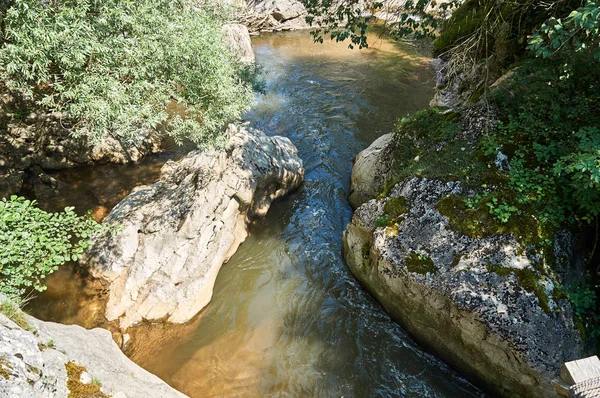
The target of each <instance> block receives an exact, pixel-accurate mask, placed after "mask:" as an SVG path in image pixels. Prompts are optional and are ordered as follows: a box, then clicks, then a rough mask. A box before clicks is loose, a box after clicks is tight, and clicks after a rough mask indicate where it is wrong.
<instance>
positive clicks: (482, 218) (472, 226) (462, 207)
mask: <svg viewBox="0 0 600 398" xmlns="http://www.w3.org/2000/svg"><path fill="white" fill-rule="evenodd" d="M466 199H467V198H466V197H464V196H460V195H448V196H445V197H443V198H441V199H440V200H439V201H438V203H437V205H436V208H437V209H438V210H439V212H440V213H441V214H442V215H443V216H445V217H446V218H448V222H449V223H450V225H451V226H452V228H453V229H455V230H456V231H458V232H460V233H461V234H463V235H467V236H470V237H472V238H476V239H482V238H487V237H489V236H491V235H495V234H507V235H512V236H513V237H514V238H515V239H516V240H517V241H518V242H519V243H521V244H522V245H523V246H526V245H529V244H536V243H538V242H539V241H540V240H541V238H540V236H539V235H540V232H539V229H538V223H537V222H536V221H535V220H534V219H533V217H531V216H529V215H526V214H525V215H522V216H520V217H515V216H512V217H510V218H509V220H508V221H507V222H505V223H503V222H500V221H499V220H498V219H497V218H496V217H494V216H493V215H491V214H490V210H489V207H488V206H487V203H489V201H490V200H492V199H493V196H490V197H488V198H486V199H485V200H481V201H480V202H479V203H478V204H477V205H476V206H473V207H469V206H468V205H467V203H466Z"/></svg>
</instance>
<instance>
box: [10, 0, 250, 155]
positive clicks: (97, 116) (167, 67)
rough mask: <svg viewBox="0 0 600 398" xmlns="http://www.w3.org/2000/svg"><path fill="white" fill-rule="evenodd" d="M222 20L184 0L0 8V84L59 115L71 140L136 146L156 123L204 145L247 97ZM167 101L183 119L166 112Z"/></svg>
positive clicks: (30, 0)
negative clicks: (109, 138) (180, 108)
mask: <svg viewBox="0 0 600 398" xmlns="http://www.w3.org/2000/svg"><path fill="white" fill-rule="evenodd" d="M221 14H222V13H221V11H220V10H219V9H214V8H210V7H208V6H201V7H199V6H196V5H194V4H192V3H191V2H188V1H187V0H60V1H56V0H50V1H44V0H10V1H8V2H6V1H4V2H2V3H1V5H0V27H1V29H2V32H1V36H0V78H1V79H3V80H4V81H5V82H6V83H7V86H8V87H9V88H11V89H13V90H17V91H19V92H20V93H22V94H23V95H25V96H26V97H29V98H32V99H34V100H36V101H38V103H39V104H41V105H43V106H45V107H47V108H48V109H50V110H52V111H54V112H64V113H66V114H67V116H68V117H70V118H71V119H72V120H74V121H75V122H76V124H75V126H74V129H73V133H74V134H76V135H87V136H89V137H90V138H92V139H94V140H97V139H100V138H101V137H102V136H104V135H105V134H111V135H113V136H115V137H116V138H118V139H119V140H120V141H121V142H123V143H125V144H134V143H135V142H136V141H137V140H138V139H139V137H140V134H139V133H140V131H142V130H146V129H156V128H157V127H158V126H161V127H164V128H165V129H166V131H168V133H169V134H171V135H172V136H174V137H175V138H176V139H180V138H182V137H188V138H190V139H192V140H193V141H195V142H196V143H198V144H200V145H208V144H211V143H214V142H215V140H216V139H217V138H218V133H216V131H217V130H219V129H220V128H221V127H222V125H223V124H224V123H226V122H228V121H231V120H232V119H235V118H238V117H239V116H240V115H241V114H242V113H243V112H244V111H245V110H246V109H247V107H248V104H249V102H250V101H251V99H252V84H251V83H250V82H247V81H244V80H243V75H244V67H243V66H242V65H241V64H240V63H239V62H238V61H237V60H236V58H235V56H234V55H233V54H232V52H231V51H230V50H229V48H228V47H227V46H226V45H225V44H224V43H223V40H222V36H221V28H222V23H223V16H222V15H221ZM171 99H175V100H177V101H178V102H180V103H181V104H183V105H185V107H186V114H185V116H184V117H182V116H180V115H169V114H168V113H167V110H166V105H167V104H168V102H169V101H170V100H171Z"/></svg>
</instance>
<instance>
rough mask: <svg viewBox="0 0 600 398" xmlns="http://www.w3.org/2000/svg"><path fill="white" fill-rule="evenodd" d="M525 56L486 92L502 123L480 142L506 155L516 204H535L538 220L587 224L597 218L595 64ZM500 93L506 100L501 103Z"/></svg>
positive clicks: (599, 77) (599, 69) (598, 71)
mask: <svg viewBox="0 0 600 398" xmlns="http://www.w3.org/2000/svg"><path fill="white" fill-rule="evenodd" d="M562 68H563V63H562V62H558V61H544V60H539V59H536V60H531V61H528V62H526V63H525V64H524V65H522V66H521V67H520V68H519V70H518V71H517V73H516V76H515V78H514V80H513V82H512V83H510V84H508V85H507V86H506V88H504V89H501V90H498V91H497V92H496V93H494V94H492V96H491V100H492V102H494V103H495V104H496V106H497V107H498V108H499V109H500V111H501V115H502V119H503V123H502V124H501V125H500V128H499V129H498V131H497V132H494V133H492V134H491V135H490V136H489V137H488V138H487V140H486V141H484V146H485V150H486V152H487V153H488V154H490V155H492V154H493V155H495V153H496V151H497V150H498V149H500V150H501V151H502V152H504V153H505V154H507V155H508V156H509V158H510V172H509V178H510V187H511V189H512V190H513V192H514V193H515V200H516V203H518V204H520V205H525V206H529V205H531V206H533V207H534V208H535V211H536V213H537V214H538V216H539V218H540V220H541V221H542V222H543V223H547V224H550V225H552V226H557V225H559V224H561V223H563V222H564V221H576V220H583V221H587V222H591V221H593V220H594V219H595V218H596V217H597V216H598V215H600V91H599V90H598V88H599V87H600V65H598V64H597V63H593V62H589V59H578V60H573V61H572V68H573V69H572V70H573V72H574V73H575V75H576V76H577V77H576V78H561V76H562V73H561V71H562ZM506 98H510V101H507V100H506Z"/></svg>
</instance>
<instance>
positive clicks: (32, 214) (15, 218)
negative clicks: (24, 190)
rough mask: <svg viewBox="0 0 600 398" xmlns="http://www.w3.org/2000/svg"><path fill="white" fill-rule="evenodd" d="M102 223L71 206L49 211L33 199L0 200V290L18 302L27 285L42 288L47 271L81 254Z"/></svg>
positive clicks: (27, 288)
mask: <svg viewBox="0 0 600 398" xmlns="http://www.w3.org/2000/svg"><path fill="white" fill-rule="evenodd" d="M101 228H102V227H101V226H100V225H99V224H98V223H96V222H95V221H94V220H93V219H92V218H91V217H89V216H78V215H77V214H76V213H75V212H74V209H73V207H66V208H65V209H64V211H62V212H59V213H48V212H45V211H43V210H41V209H39V208H38V207H37V206H36V202H35V201H29V200H26V199H25V198H22V197H17V196H12V197H11V198H10V199H7V198H2V200H0V293H2V294H4V295H6V296H8V297H9V298H11V299H14V300H15V301H16V302H18V301H19V300H18V299H19V297H20V296H21V295H23V294H24V293H25V292H26V291H27V290H29V289H35V290H37V291H44V290H45V289H46V285H45V282H44V278H45V277H46V275H48V274H50V273H52V272H54V271H56V270H57V269H58V267H59V266H60V265H62V264H64V263H65V262H68V261H77V260H79V259H80V258H81V256H82V255H83V252H84V251H85V249H86V247H87V245H88V243H89V240H90V238H91V237H92V236H93V234H94V233H95V232H98V231H99V230H100V229H101Z"/></svg>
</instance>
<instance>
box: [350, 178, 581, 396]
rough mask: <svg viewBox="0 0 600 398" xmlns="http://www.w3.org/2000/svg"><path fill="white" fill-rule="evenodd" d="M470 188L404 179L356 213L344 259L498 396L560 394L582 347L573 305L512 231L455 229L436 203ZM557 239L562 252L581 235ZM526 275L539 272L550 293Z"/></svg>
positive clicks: (430, 343) (393, 309)
mask: <svg viewBox="0 0 600 398" xmlns="http://www.w3.org/2000/svg"><path fill="white" fill-rule="evenodd" d="M468 193H469V192H467V191H465V189H464V188H463V186H462V185H461V183H460V182H457V181H454V182H442V181H437V180H428V179H419V178H414V179H410V180H408V181H404V182H401V183H399V184H397V185H396V186H395V187H394V188H393V189H392V191H391V193H390V195H389V196H388V197H387V198H385V199H382V200H377V199H372V200H370V201H368V202H366V203H364V204H363V205H362V206H360V207H359V208H358V209H357V210H356V211H355V213H354V216H353V218H352V221H351V223H350V224H349V225H348V227H347V229H346V231H345V233H344V237H343V239H344V246H343V247H344V257H345V259H346V262H347V264H348V266H349V268H350V270H351V271H352V273H353V274H354V275H355V276H356V278H357V279H358V280H360V282H361V283H362V284H364V286H365V287H366V288H367V289H368V290H369V291H370V292H371V293H372V294H373V295H374V296H375V297H376V298H377V299H378V300H379V301H380V302H381V303H382V304H383V305H384V306H385V308H386V309H387V310H388V311H389V312H390V313H391V315H392V316H393V317H394V318H395V319H397V320H398V321H399V322H400V323H401V324H402V325H403V326H404V327H405V329H406V330H407V331H408V332H409V333H411V334H412V335H413V336H414V337H415V339H416V340H417V341H419V342H420V343H421V344H423V345H424V346H425V347H427V348H428V349H430V350H432V351H433V352H434V353H435V354H436V355H438V356H439V357H440V358H442V359H444V360H445V361H446V362H448V363H449V364H450V365H451V366H453V367H455V368H457V369H458V370H460V371H461V372H462V373H463V374H464V375H465V376H467V377H468V378H470V379H471V380H472V381H474V382H476V383H477V384H479V385H480V386H482V387H484V388H487V389H488V390H489V391H491V392H493V393H494V394H496V395H499V396H506V397H509V396H510V397H513V396H527V397H549V396H553V395H554V391H553V389H552V386H551V384H550V380H552V379H553V378H556V377H557V376H558V373H559V369H560V367H561V365H562V364H563V363H564V362H565V361H570V360H573V359H577V358H580V357H581V356H582V355H583V354H584V344H583V342H582V339H581V337H580V336H579V334H578V332H577V330H576V327H575V325H574V324H573V310H572V308H571V306H570V304H569V302H568V301H567V300H565V299H558V298H557V299H553V298H552V295H551V291H552V288H553V285H554V281H553V279H552V277H551V276H549V275H551V272H548V273H547V274H542V273H539V272H538V271H537V270H536V268H535V267H534V263H533V261H532V260H531V259H529V258H528V256H527V255H526V254H525V253H526V250H525V249H526V248H523V247H522V246H521V245H520V243H519V242H518V241H517V240H516V239H515V238H514V237H513V236H511V235H499V234H496V235H491V236H487V237H485V238H481V239H478V238H474V237H471V236H467V235H464V234H462V233H460V232H458V231H457V230H455V229H454V228H453V226H452V225H451V224H450V222H449V220H448V218H447V217H446V216H444V215H442V214H441V213H440V211H439V210H438V208H437V204H438V203H439V201H440V199H442V198H443V197H445V196H446V195H457V194H468ZM400 197H404V198H405V200H406V203H407V206H406V207H407V209H408V212H407V213H405V214H403V215H402V216H401V217H399V218H397V219H396V220H394V222H392V223H388V224H389V225H387V226H385V225H384V226H381V225H382V223H381V220H382V219H383V220H385V218H382V217H384V213H385V211H386V210H385V206H386V203H388V202H389V201H390V200H393V198H400ZM388 208H389V206H388ZM561 234H564V231H563V232H561ZM557 240H558V241H560V242H559V244H557V245H556V247H557V249H556V250H555V251H556V254H559V252H563V253H564V252H569V250H568V249H565V247H564V246H569V245H572V242H573V240H572V239H569V238H568V237H564V236H561V237H558V238H557ZM490 266H494V267H496V269H501V270H502V271H503V272H497V271H494V270H493V268H490ZM519 272H521V273H528V275H536V277H538V278H539V281H538V283H539V286H541V287H542V289H544V290H545V294H539V293H536V292H535V291H534V290H531V287H530V286H527V285H526V284H525V283H524V282H523V281H522V280H520V279H519V277H517V275H522V274H520V273H519ZM548 292H550V293H548Z"/></svg>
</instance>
